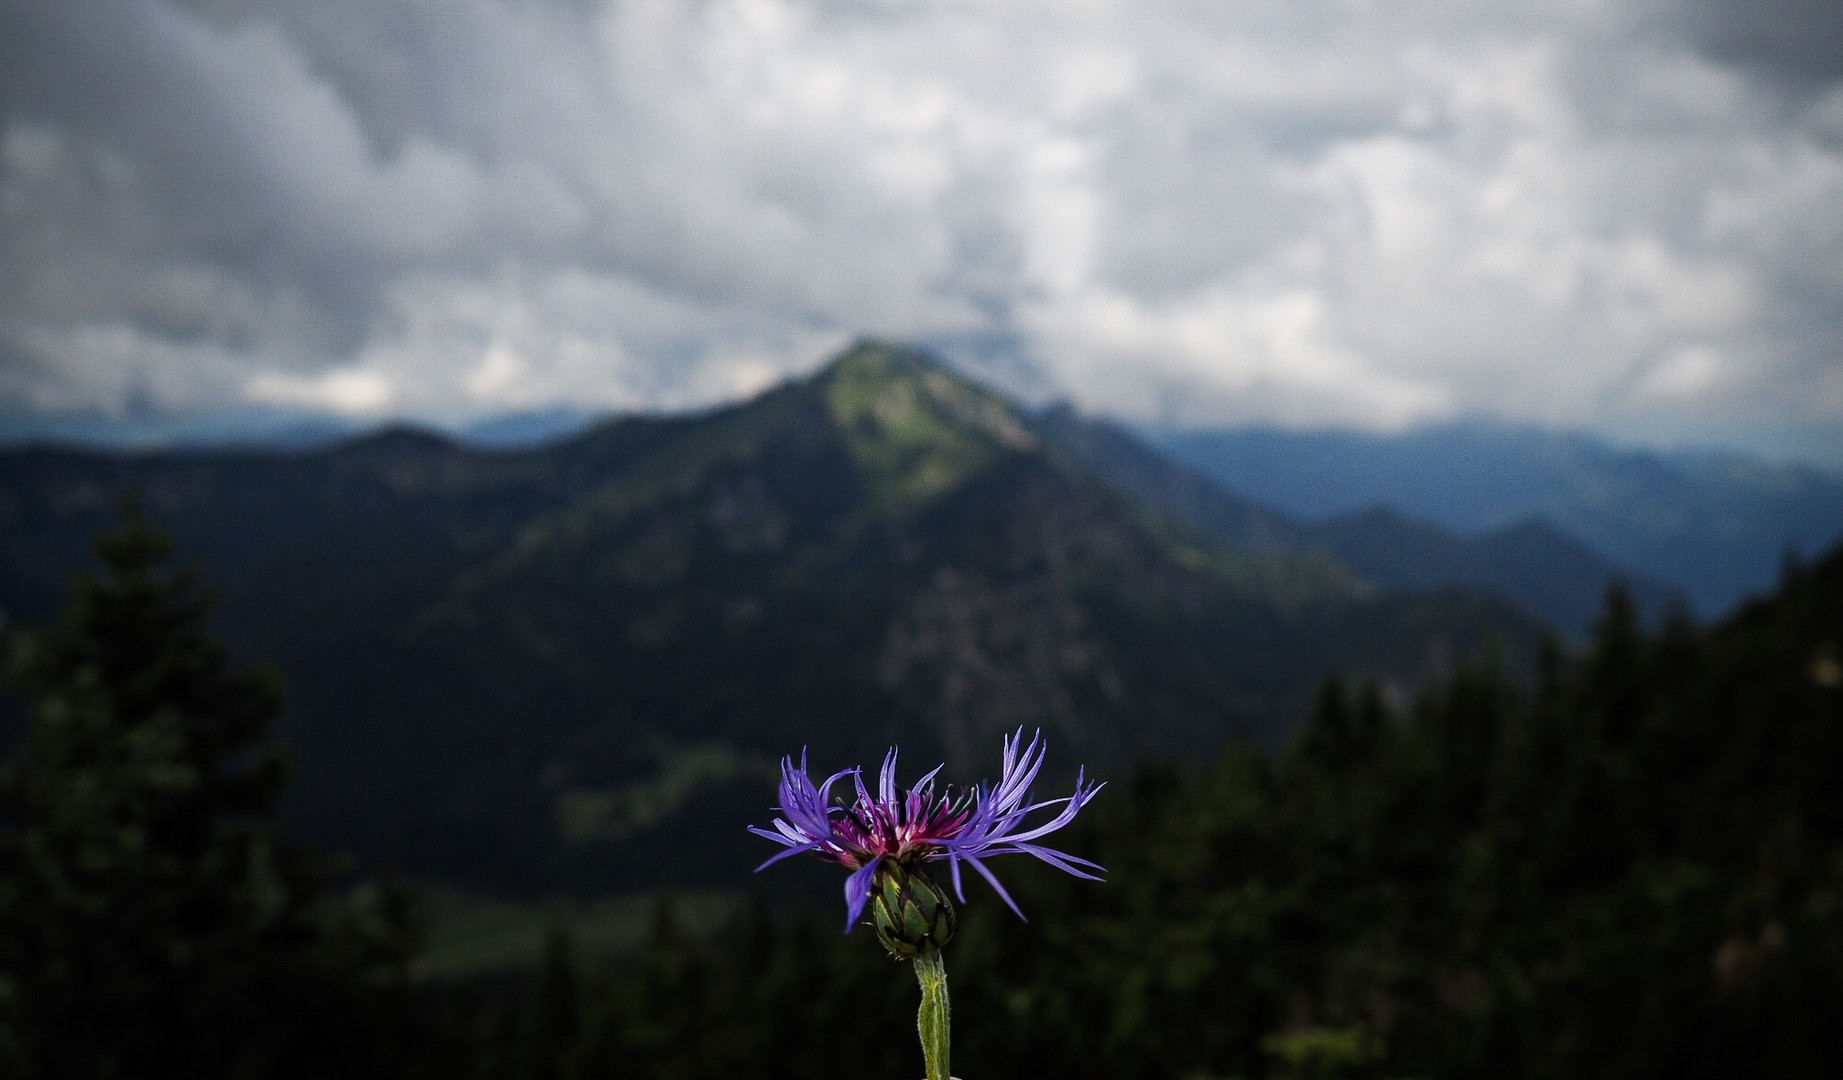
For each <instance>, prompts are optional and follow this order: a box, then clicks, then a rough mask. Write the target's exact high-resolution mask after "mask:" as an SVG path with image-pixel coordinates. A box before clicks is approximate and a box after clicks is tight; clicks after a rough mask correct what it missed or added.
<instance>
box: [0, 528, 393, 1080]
mask: <svg viewBox="0 0 1843 1080" xmlns="http://www.w3.org/2000/svg"><path fill="white" fill-rule="evenodd" d="M97 553H98V555H99V556H100V557H101V561H102V565H103V572H102V574H101V575H99V576H95V577H83V578H80V579H79V580H77V581H76V583H75V586H74V595H73V597H72V599H71V601H70V603H69V606H68V607H67V609H66V610H65V611H64V613H63V615H62V617H61V618H60V619H59V621H58V622H56V623H55V624H53V625H51V626H47V627H40V628H26V629H21V630H18V631H15V632H14V633H13V634H11V635H10V639H9V640H8V642H7V646H8V648H7V652H6V664H5V668H4V677H5V685H6V687H7V688H8V689H9V690H11V691H12V692H13V693H14V694H15V695H16V696H17V697H18V698H19V699H20V701H21V704H22V705H23V706H24V708H23V732H22V736H21V738H20V740H19V742H18V745H17V746H16V747H15V749H14V752H13V753H12V755H11V756H10V758H9V759H8V760H7V762H6V764H5V766H4V768H3V769H0V1074H5V1075H10V1076H57V1077H66V1076H69V1077H112V1076H152V1075H185V1076H239V1077H242V1076H250V1077H258V1076H261V1077H267V1076H285V1075H297V1074H303V1073H320V1072H322V1071H323V1070H324V1069H325V1068H326V1067H327V1066H329V1065H331V1064H332V1063H333V1061H332V1059H333V1058H336V1057H340V1056H345V1057H347V1058H350V1057H352V1056H354V1055H356V1056H359V1057H362V1056H363V1055H365V1054H368V1053H371V1052H372V1051H374V1050H375V1049H376V1047H375V1045H374V1043H375V1041H376V1040H375V1039H373V1038H372V1037H371V1036H370V1035H363V1036H361V1033H360V1032H359V1031H358V1029H359V1028H362V1027H365V1026H367V1025H370V1024H375V1023H376V1020H375V1019H374V1018H375V1017H378V1016H381V1015H382V1012H381V1006H382V1003H383V997H384V996H387V991H388V989H389V987H390V986H391V985H392V984H393V983H395V982H398V981H400V979H401V974H402V971H403V965H404V959H405V957H406V956H407V951H406V945H407V936H406V930H405V923H404V911H403V908H402V905H401V904H400V903H396V902H392V903H386V904H382V905H376V906H374V907H372V908H369V909H367V908H365V907H364V906H363V905H359V904H356V903H354V902H353V901H352V900H351V899H350V898H349V897H348V895H347V894H346V893H345V892H344V891H342V890H341V889H340V888H339V887H338V885H339V881H338V876H337V875H336V874H335V873H334V872H333V869H332V868H331V867H330V865H329V864H328V863H326V862H325V861H324V860H322V859H321V858H319V857H318V856H317V855H315V854H314V853H312V852H310V851H309V850H307V849H306V848H303V847H301V846H299V845H297V844H294V843H291V842H290V841H288V840H287V839H286V838H285V837H284V836H283V835H282V834H281V832H280V831H279V829H278V827H277V826H276V825H275V823H274V821H273V819H272V812H273V810H274V807H275V803H276V799H277V797H278V795H279V794H280V792H281V789H282V786H283V784H284V783H285V782H286V779H287V774H288V769H287V760H286V756H285V754H284V752H283V751H282V749H281V748H280V747H279V746H277V745H276V744H275V743H274V742H272V741H270V739H269V727H270V724H271V723H272V722H273V721H274V719H275V718H276V717H277V716H278V714H279V713H280V712H281V710H282V701H283V698H282V692H281V686H280V679H279V678H278V676H277V675H276V674H275V673H274V672H272V671H269V670H266V669H253V670H248V671H240V672H239V671H232V670H230V664H229V661H228V657H227V654H226V651H225V649H224V648H223V647H222V646H221V645H220V644H218V643H217V642H216V641H215V640H214V639H213V638H212V637H211V636H210V634H209V632H208V628H207V619H208V615H209V612H210V609H211V597H210V595H209V593H208V592H207V590H206V589H205V587H204V585H203V582H202V581H201V578H200V575H199V574H198V573H197V572H196V571H192V570H179V571H171V570H168V569H166V568H165V564H166V563H167V561H168V560H169V559H170V557H171V555H172V544H171V542H170V541H169V540H168V539H167V537H166V536H165V535H164V534H163V533H162V532H161V531H160V530H159V529H158V528H157V527H156V526H155V525H154V524H152V523H151V522H149V521H148V520H147V519H146V518H145V517H143V516H142V515H141V513H140V511H139V509H138V507H137V505H136V504H135V503H134V501H133V500H128V501H126V502H125V503H124V508H123V519H122V521H121V523H120V525H119V526H118V527H117V528H115V529H114V530H113V531H111V532H109V533H108V534H107V535H105V536H104V537H102V539H101V540H100V541H98V543H97ZM399 899H400V898H399ZM334 1030H337V1031H338V1032H339V1034H340V1036H341V1037H340V1038H337V1039H332V1038H328V1037H327V1035H328V1033H329V1032H331V1031H334ZM348 1063H350V1064H356V1062H348Z"/></svg>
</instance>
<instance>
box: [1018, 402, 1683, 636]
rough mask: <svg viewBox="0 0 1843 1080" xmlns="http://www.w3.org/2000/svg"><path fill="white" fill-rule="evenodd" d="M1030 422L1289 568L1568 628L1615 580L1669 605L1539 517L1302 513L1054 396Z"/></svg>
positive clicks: (1095, 465) (1091, 463)
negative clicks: (1435, 595)
mask: <svg viewBox="0 0 1843 1080" xmlns="http://www.w3.org/2000/svg"><path fill="white" fill-rule="evenodd" d="M1037 424H1038V426H1039V427H1040V429H1041V430H1043V431H1044V432H1045V435H1046V437H1047V438H1049V439H1051V440H1052V441H1053V442H1054V443H1055V444H1056V445H1057V446H1058V447H1059V448H1061V449H1062V450H1064V451H1065V452H1067V453H1068V454H1070V455H1072V456H1074V457H1075V458H1077V459H1079V460H1080V461H1082V462H1083V463H1084V464H1085V465H1086V466H1087V467H1089V468H1090V469H1092V470H1094V471H1095V472H1096V474H1097V475H1100V476H1102V477H1104V478H1106V479H1107V480H1108V481H1109V482H1110V483H1113V484H1114V485H1116V486H1118V487H1119V488H1121V489H1122V490H1125V491H1128V492H1130V493H1132V494H1133V495H1134V496H1136V497H1137V498H1139V499H1140V500H1142V501H1143V502H1145V503H1146V504H1147V505H1150V506H1154V507H1157V508H1158V509H1159V510H1160V511H1161V512H1163V513H1165V514H1167V515H1169V516H1171V517H1173V518H1175V519H1177V520H1180V521H1183V522H1185V523H1187V524H1189V525H1190V526H1192V527H1194V528H1196V529H1199V530H1202V531H1203V532H1205V533H1208V534H1209V535H1212V536H1214V537H1216V538H1217V539H1219V540H1220V541H1222V542H1224V543H1227V544H1229V545H1231V546H1233V547H1235V548H1237V549H1239V550H1242V551H1246V552H1249V553H1251V554H1254V555H1256V556H1259V555H1261V554H1266V555H1268V556H1273V555H1275V554H1278V553H1285V554H1286V555H1287V556H1288V557H1287V558H1286V559H1285V560H1283V561H1282V563H1283V565H1285V566H1289V567H1293V568H1294V569H1295V571H1297V570H1298V569H1300V568H1307V567H1316V569H1317V570H1318V571H1319V573H1320V574H1321V575H1323V574H1332V573H1338V572H1341V573H1344V574H1347V575H1348V574H1354V575H1355V576H1356V578H1357V579H1359V580H1361V581H1362V582H1365V583H1367V584H1368V585H1370V586H1372V587H1374V588H1376V589H1381V590H1393V591H1404V590H1407V591H1413V590H1427V589H1438V588H1453V587H1465V588H1474V589H1485V590H1490V591H1494V592H1498V593H1501V594H1503V595H1504V596H1506V597H1509V598H1510V599H1513V600H1515V601H1517V602H1518V603H1520V604H1522V605H1523V606H1524V607H1526V608H1528V609H1529V610H1530V611H1532V612H1534V613H1536V614H1538V615H1540V616H1542V617H1543V618H1544V619H1546V620H1548V621H1549V622H1550V623H1551V624H1552V625H1554V626H1556V627H1557V628H1559V629H1561V630H1563V631H1566V632H1568V633H1569V634H1572V635H1577V636H1578V635H1581V634H1584V633H1585V632H1586V631H1587V630H1588V629H1589V628H1590V626H1591V625H1592V623H1593V621H1594V619H1595V618H1596V617H1597V616H1598V615H1599V613H1600V611H1601V609H1602V607H1603V606H1604V603H1605V599H1606V590H1607V588H1608V586H1609V585H1610V584H1611V583H1612V582H1613V581H1614V580H1615V579H1618V580H1621V581H1623V582H1624V583H1625V585H1626V586H1627V588H1628V589H1629V590H1630V591H1631V592H1632V594H1633V596H1634V599H1635V600H1636V601H1637V603H1638V605H1639V608H1640V610H1642V611H1644V612H1646V613H1648V614H1650V615H1652V616H1653V617H1656V616H1661V615H1662V614H1664V613H1665V612H1666V611H1667V610H1668V609H1669V607H1670V605H1671V603H1672V602H1673V594H1674V593H1675V592H1676V590H1674V589H1672V588H1671V587H1670V586H1669V585H1668V584H1666V583H1664V582H1663V581H1660V580H1659V579H1657V578H1654V577H1651V576H1649V575H1646V574H1641V573H1635V572H1633V571H1631V570H1628V569H1624V568H1621V567H1619V566H1616V565H1615V564H1613V563H1612V562H1610V561H1608V560H1607V559H1605V558H1602V557H1601V556H1600V555H1599V554H1597V553H1596V552H1594V551H1593V550H1591V549H1590V548H1588V547H1587V546H1586V545H1584V544H1582V543H1581V542H1580V541H1578V540H1576V539H1574V538H1573V537H1571V536H1568V535H1566V534H1564V533H1562V532H1561V531H1559V530H1557V529H1555V528H1553V527H1552V526H1550V525H1548V524H1547V523H1545V522H1543V521H1541V520H1539V519H1533V518H1531V519H1524V520H1521V521H1516V522H1514V523H1512V524H1509V525H1506V526H1504V527H1502V528H1498V529H1494V530H1491V531H1489V532H1485V533H1482V534H1479V535H1470V536H1468V535H1461V534H1459V533H1455V532H1453V531H1451V530H1447V529H1442V528H1440V527H1439V526H1437V525H1433V524H1429V523H1428V522H1425V521H1420V520H1416V519H1414V518H1410V517H1408V516H1407V515H1404V514H1402V513H1400V512H1398V511H1396V510H1393V509H1390V508H1388V507H1382V506H1377V507H1371V508H1368V509H1365V510H1362V511H1359V512H1357V513H1353V514H1345V515H1341V516H1337V517H1333V518H1331V519H1329V520H1326V521H1322V522H1307V521H1304V520H1301V519H1299V518H1296V517H1293V516H1291V515H1289V514H1287V513H1284V512H1282V511H1280V510H1277V509H1274V508H1273V507H1271V506H1269V505H1267V504H1265V503H1260V502H1256V501H1254V500H1252V499H1248V498H1245V497H1243V496H1241V495H1239V494H1237V493H1235V492H1234V491H1232V490H1231V489H1230V488H1229V487H1228V486H1226V485H1225V484H1224V483H1222V482H1220V481H1217V480H1214V479H1210V478H1208V477H1207V476H1205V475H1204V473H1203V471H1202V470H1201V469H1199V468H1196V467H1195V466H1185V465H1182V464H1179V463H1177V462H1174V461H1173V460H1172V458H1171V457H1170V456H1168V455H1167V454H1164V453H1161V452H1159V451H1158V450H1155V449H1153V448H1152V447H1151V446H1150V445H1148V444H1147V443H1146V442H1145V441H1143V440H1142V439H1140V438H1139V437H1138V436H1137V435H1135V434H1134V433H1132V432H1131V431H1129V430H1128V429H1126V428H1124V427H1122V426H1120V425H1119V424H1116V423H1114V422H1112V421H1109V420H1106V419H1101V418H1095V417H1085V416H1081V415H1078V414H1077V413H1075V412H1074V411H1073V410H1072V409H1070V408H1068V407H1067V406H1057V407H1053V408H1050V409H1048V410H1045V411H1044V412H1043V413H1041V414H1040V415H1039V416H1038V417H1037ZM1312 554H1317V555H1319V556H1320V558H1319V559H1318V561H1317V562H1316V563H1312V562H1311V561H1309V557H1310V556H1311V555H1312ZM1302 556H1304V557H1303V558H1302ZM1274 584H1276V585H1281V584H1282V582H1279V581H1276V582H1274Z"/></svg>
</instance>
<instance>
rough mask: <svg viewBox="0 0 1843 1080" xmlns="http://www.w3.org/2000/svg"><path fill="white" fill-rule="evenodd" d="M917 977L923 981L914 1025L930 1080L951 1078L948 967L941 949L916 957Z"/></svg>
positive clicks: (927, 951) (925, 952)
mask: <svg viewBox="0 0 1843 1080" xmlns="http://www.w3.org/2000/svg"><path fill="white" fill-rule="evenodd" d="M915 978H916V981H918V982H920V983H921V994H922V998H921V1011H920V1012H918V1013H916V1015H915V1027H916V1030H918V1031H919V1032H920V1033H921V1044H922V1061H923V1062H924V1064H925V1065H926V1066H927V1069H928V1080H950V1078H949V1077H948V1075H947V1041H948V1030H947V1029H948V1008H947V966H946V965H945V964H943V963H941V950H939V949H935V948H928V949H924V950H922V952H921V953H920V954H918V955H917V956H916V957H915Z"/></svg>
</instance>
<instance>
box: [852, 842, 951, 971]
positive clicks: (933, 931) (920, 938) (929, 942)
mask: <svg viewBox="0 0 1843 1080" xmlns="http://www.w3.org/2000/svg"><path fill="white" fill-rule="evenodd" d="M870 922H871V925H872V926H874V927H876V930H877V940H878V941H881V942H882V943H883V947H884V948H886V949H888V950H889V951H890V955H892V956H895V957H896V958H898V959H901V960H913V959H914V958H915V957H917V956H919V955H921V954H922V953H923V952H926V951H927V950H929V949H939V948H940V947H941V946H943V945H945V944H947V942H948V941H949V940H951V939H952V938H953V932H954V925H955V916H954V909H953V903H952V901H950V900H948V898H947V893H946V892H945V891H943V890H942V889H941V887H940V886H939V885H936V884H935V883H934V879H932V878H930V877H929V876H928V873H927V871H925V870H923V869H922V868H921V867H920V866H919V865H917V866H904V865H902V864H901V863H899V862H895V861H894V860H890V861H886V862H884V863H883V865H882V866H879V867H878V868H877V874H876V878H875V880H874V881H872V882H871V886H870Z"/></svg>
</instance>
